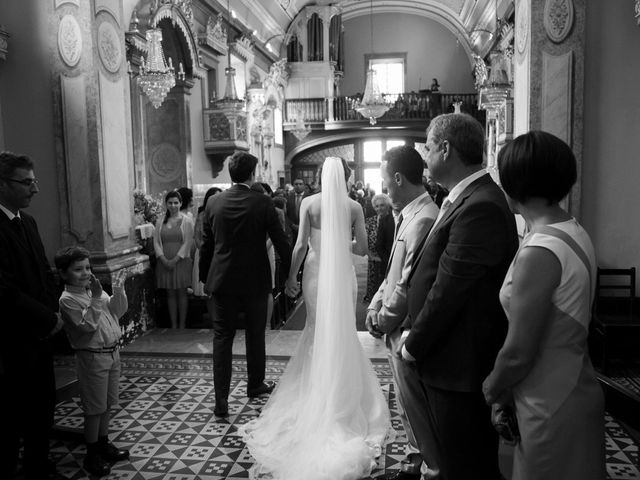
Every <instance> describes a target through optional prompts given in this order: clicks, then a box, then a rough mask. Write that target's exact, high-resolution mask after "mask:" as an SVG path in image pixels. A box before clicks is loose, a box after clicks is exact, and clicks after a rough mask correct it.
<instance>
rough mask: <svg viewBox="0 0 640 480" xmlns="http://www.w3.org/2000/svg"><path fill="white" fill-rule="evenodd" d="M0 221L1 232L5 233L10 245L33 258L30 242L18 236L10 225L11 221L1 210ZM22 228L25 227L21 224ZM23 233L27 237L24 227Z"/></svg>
mask: <svg viewBox="0 0 640 480" xmlns="http://www.w3.org/2000/svg"><path fill="white" fill-rule="evenodd" d="M0 219H1V221H2V224H3V230H4V231H5V232H6V235H7V236H8V237H9V238H10V239H11V243H12V244H13V245H15V246H16V248H18V249H21V250H23V251H24V253H26V254H28V255H30V256H34V255H35V254H34V252H33V248H32V247H31V242H29V241H25V239H24V238H22V235H20V233H19V232H17V231H16V229H15V227H14V226H13V225H12V224H11V220H9V217H7V215H6V214H5V213H4V212H3V211H2V210H0ZM21 221H23V222H24V220H21ZM23 226H25V225H24V223H23ZM25 233H26V236H27V237H29V233H28V232H27V228H26V226H25Z"/></svg>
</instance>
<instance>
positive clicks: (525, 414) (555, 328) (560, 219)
mask: <svg viewBox="0 0 640 480" xmlns="http://www.w3.org/2000/svg"><path fill="white" fill-rule="evenodd" d="M498 171H499V174H500V182H501V184H502V188H503V189H504V191H505V192H506V194H507V196H508V201H509V205H510V207H511V210H512V211H513V212H514V213H519V214H521V215H522V216H523V217H524V219H525V221H526V222H527V224H528V226H529V228H530V231H529V233H528V234H527V235H526V236H525V237H524V239H523V241H522V244H521V246H520V249H519V250H518V253H517V254H516V256H515V258H514V260H513V262H512V264H511V267H510V268H509V271H508V272H507V275H506V278H505V280H504V284H503V285H502V290H501V291H500V301H501V303H502V305H503V307H504V309H505V312H506V314H507V318H508V320H509V331H508V334H507V338H506V340H505V342H504V345H503V346H502V349H501V350H500V352H499V353H498V357H497V359H496V361H495V366H494V368H493V371H492V372H491V373H490V374H489V376H488V377H487V378H486V380H485V381H484V384H483V392H484V396H485V399H486V401H487V403H488V404H490V405H491V404H495V405H504V404H508V403H510V402H514V404H515V413H516V417H517V420H518V425H519V429H520V434H521V440H520V443H519V444H518V446H517V447H516V449H515V455H514V460H513V477H512V478H513V479H514V480H530V479H552V478H557V479H563V480H599V479H603V478H605V456H604V455H605V453H604V452H605V449H604V399H603V394H602V389H601V387H600V385H599V384H598V380H597V379H596V375H595V372H594V370H593V367H592V365H591V361H590V359H589V353H588V349H587V336H588V333H589V323H590V321H591V304H592V299H593V295H594V278H595V274H596V259H595V255H594V249H593V245H592V243H591V239H590V238H589V235H588V234H587V232H586V231H585V230H584V228H582V226H581V225H580V224H579V223H578V222H577V221H576V219H575V218H573V217H572V216H571V215H570V214H569V213H567V212H566V211H565V210H564V209H563V208H562V207H561V206H560V203H559V202H560V201H561V200H562V199H563V198H565V197H566V196H567V195H568V194H569V192H570V190H571V187H572V186H573V184H574V183H575V182H576V159H575V157H574V155H573V152H572V151H571V149H570V148H569V146H568V145H567V144H566V143H564V142H563V141H562V140H560V139H559V138H557V137H555V136H553V135H551V134H549V133H546V132H541V131H532V132H529V133H527V134H524V135H521V136H519V137H518V138H516V139H515V140H513V141H512V142H511V143H510V144H508V145H507V146H505V147H504V148H503V149H502V150H501V151H500V153H499V155H498ZM575 452H580V455H575Z"/></svg>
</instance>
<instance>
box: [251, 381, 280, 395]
mask: <svg viewBox="0 0 640 480" xmlns="http://www.w3.org/2000/svg"><path fill="white" fill-rule="evenodd" d="M274 388H276V382H272V381H267V382H262V385H260V386H259V387H258V388H252V389H251V390H249V389H247V397H249V398H255V397H259V396H260V395H264V394H265V393H271V392H273V389H274Z"/></svg>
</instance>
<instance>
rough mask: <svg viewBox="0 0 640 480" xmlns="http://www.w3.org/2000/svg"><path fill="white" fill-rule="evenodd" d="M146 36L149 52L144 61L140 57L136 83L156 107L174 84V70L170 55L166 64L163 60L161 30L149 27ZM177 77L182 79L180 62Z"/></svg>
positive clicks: (182, 73)
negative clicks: (140, 61)
mask: <svg viewBox="0 0 640 480" xmlns="http://www.w3.org/2000/svg"><path fill="white" fill-rule="evenodd" d="M146 37H147V47H148V49H149V53H148V55H147V59H146V61H145V58H144V57H142V63H141V65H140V75H139V76H138V85H139V86H140V89H141V90H142V91H143V92H144V94H145V95H146V96H147V97H149V100H151V103H152V104H153V106H154V107H155V108H158V107H160V105H162V102H164V99H165V98H166V96H167V93H169V90H171V89H172V88H173V86H174V85H175V84H176V76H175V70H174V68H173V63H172V61H171V57H169V64H168V65H167V62H166V61H165V58H164V52H163V51H162V31H161V30H160V29H159V28H151V29H149V30H147V33H146ZM178 78H180V79H181V80H183V79H184V70H183V68H182V63H181V64H180V70H179V71H178Z"/></svg>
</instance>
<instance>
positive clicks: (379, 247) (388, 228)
mask: <svg viewBox="0 0 640 480" xmlns="http://www.w3.org/2000/svg"><path fill="white" fill-rule="evenodd" d="M395 228H396V222H395V221H394V220H393V215H392V214H391V213H388V214H386V215H383V216H382V218H380V222H379V223H378V231H377V236H376V251H377V252H378V255H380V259H381V260H382V265H384V267H383V268H387V264H388V263H389V256H390V255H391V249H392V248H393V234H394V232H395Z"/></svg>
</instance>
